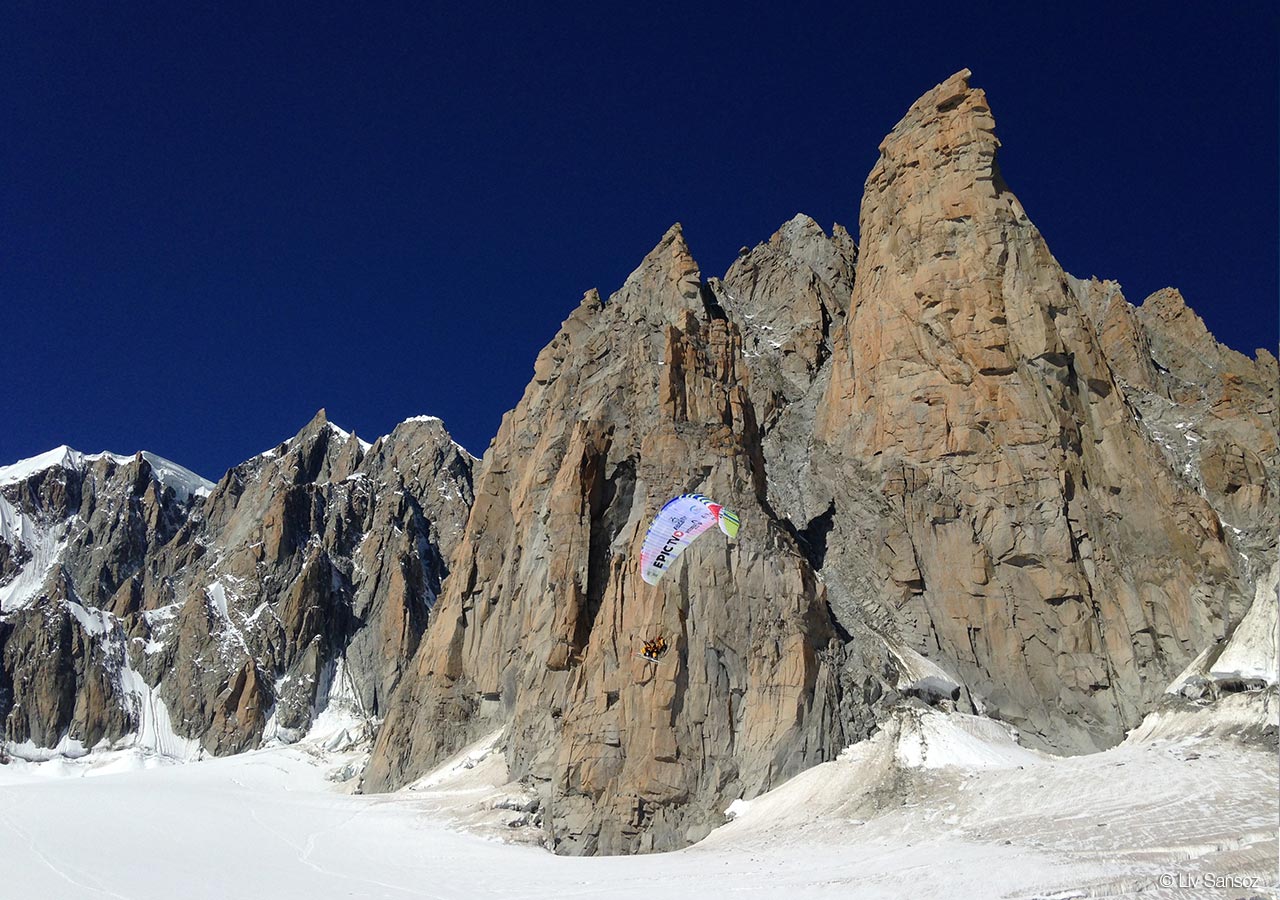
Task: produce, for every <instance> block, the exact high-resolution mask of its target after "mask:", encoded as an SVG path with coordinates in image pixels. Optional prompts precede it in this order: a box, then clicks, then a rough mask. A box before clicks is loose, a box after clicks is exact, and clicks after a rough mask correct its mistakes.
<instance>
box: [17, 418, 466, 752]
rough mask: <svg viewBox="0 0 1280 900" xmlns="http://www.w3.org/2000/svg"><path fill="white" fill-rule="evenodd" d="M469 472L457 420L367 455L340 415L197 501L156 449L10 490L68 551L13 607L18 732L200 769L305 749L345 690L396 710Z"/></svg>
mask: <svg viewBox="0 0 1280 900" xmlns="http://www.w3.org/2000/svg"><path fill="white" fill-rule="evenodd" d="M470 475H471V459H470V457H469V456H468V455H467V454H466V452H465V451H463V450H461V449H460V448H459V447H457V445H456V444H454V443H453V442H452V441H451V440H450V439H449V436H448V434H447V433H446V432H445V431H444V428H443V427H442V425H441V424H440V422H439V421H438V420H434V419H421V420H410V421H408V422H405V423H402V424H401V425H400V426H398V427H397V428H396V429H395V430H394V431H393V432H392V433H391V434H390V435H387V436H386V437H384V438H380V439H379V440H378V441H377V442H376V443H375V444H373V445H368V444H366V443H364V442H362V441H360V440H359V439H358V438H356V437H355V436H353V435H347V434H346V433H344V432H341V431H340V430H338V429H337V428H335V427H334V426H333V425H331V424H330V423H329V422H328V421H327V420H326V419H325V417H324V414H323V411H322V412H321V413H320V414H318V415H317V416H316V418H315V419H314V420H313V421H312V422H311V423H309V424H308V425H307V427H305V428H304V429H303V430H302V431H301V432H299V433H298V435H297V436H295V437H294V438H292V439H291V440H289V441H286V442H285V443H283V444H281V445H280V446H279V447H277V448H275V449H273V450H270V451H268V452H266V453H264V454H261V455H260V456H257V457H254V458H253V459H251V460H249V461H248V462H245V463H243V464H241V465H239V466H237V467H236V468H234V469H232V470H231V471H229V472H228V473H227V474H226V476H225V477H224V478H223V479H222V480H221V481H220V482H218V484H217V485H216V486H215V485H207V484H206V485H205V486H204V487H203V488H202V490H201V491H200V492H199V494H198V495H193V496H190V497H189V498H183V500H184V501H185V502H182V501H179V499H178V498H177V497H176V496H175V494H174V491H173V490H172V489H167V488H165V487H164V485H163V484H162V482H161V480H160V479H158V478H157V476H156V474H155V472H154V471H153V470H152V468H151V467H150V466H149V465H148V463H147V461H146V460H145V459H143V458H142V457H141V456H139V458H138V459H136V460H135V461H133V462H131V463H129V464H128V465H125V466H119V465H115V464H114V463H112V462H111V461H110V460H107V461H100V462H98V463H96V464H95V465H94V466H93V467H92V468H89V469H86V470H84V471H77V470H75V469H74V468H68V467H66V466H64V465H61V464H57V465H53V466H51V467H49V468H44V469H41V470H39V471H36V472H34V473H32V474H31V475H30V476H28V477H26V478H24V479H22V480H19V481H17V482H15V483H13V484H9V485H6V486H4V487H3V488H0V490H2V491H3V493H4V496H5V498H6V499H5V502H6V503H7V504H9V507H8V508H9V511H10V512H11V513H16V515H11V516H9V518H10V519H11V520H14V521H17V520H18V519H21V521H22V522H24V523H26V525H27V526H29V527H28V530H31V529H32V528H34V527H35V526H40V527H43V528H44V529H45V530H46V532H53V533H56V535H55V536H58V539H59V540H60V541H61V542H62V544H64V545H65V546H60V547H57V548H50V547H47V546H46V547H45V551H46V553H47V555H48V556H49V557H50V558H49V559H48V560H45V561H44V562H45V563H46V564H47V565H46V567H45V569H44V570H39V571H38V570H37V569H35V568H27V567H24V569H23V571H22V572H20V573H18V574H19V576H21V577H24V578H26V579H28V580H30V578H31V576H32V574H34V575H36V576H37V577H38V578H43V581H42V583H38V584H35V585H32V586H28V587H27V588H26V590H25V591H24V593H25V597H18V596H17V595H16V592H11V593H14V594H15V596H14V597H11V598H9V599H10V603H9V604H6V613H8V614H7V615H6V616H5V623H4V625H3V628H4V629H5V631H4V634H3V635H2V636H0V639H2V640H3V660H4V665H3V670H4V673H5V679H6V685H0V687H7V689H6V702H5V704H4V707H0V714H4V715H5V729H6V736H7V738H8V739H9V740H11V741H14V742H18V743H21V742H24V741H31V742H32V743H34V744H35V745H37V746H45V747H48V746H53V745H55V744H58V743H59V741H60V740H62V739H63V738H64V737H65V738H69V739H71V740H73V741H76V742H78V743H79V744H81V745H83V746H85V747H92V746H95V745H97V744H99V743H100V742H102V741H106V742H108V743H113V742H120V741H122V740H123V741H135V742H138V743H141V744H143V745H147V746H152V747H153V748H155V749H159V750H162V751H164V752H170V753H175V754H177V755H183V756H190V755H193V754H195V753H198V752H199V751H200V750H201V749H202V748H203V750H205V751H208V752H212V753H227V752H234V751H238V750H244V749H248V748H250V747H253V746H255V745H257V744H258V743H259V742H260V741H261V740H263V739H264V737H266V738H281V739H285V740H289V739H293V738H296V737H297V736H300V735H301V734H302V733H304V732H305V731H306V729H307V727H308V726H309V724H310V722H311V718H312V715H313V713H314V712H315V711H316V710H317V709H318V708H319V706H322V705H323V703H324V701H325V700H326V698H328V697H329V696H330V694H333V693H341V694H343V695H344V696H346V697H348V698H349V699H350V700H351V701H352V703H353V705H354V706H356V707H357V709H358V710H359V711H361V712H363V713H364V714H365V715H367V716H368V717H370V718H372V717H374V716H377V715H378V714H379V711H380V709H381V707H382V706H383V705H384V704H385V702H386V697H387V695H388V694H389V693H390V691H391V689H392V687H393V686H394V685H395V683H396V681H397V680H398V679H399V677H400V673H401V669H402V666H403V663H404V661H405V660H406V659H407V658H408V657H409V656H410V655H411V654H412V652H413V650H414V648H415V647H416V645H417V642H418V639H419V638H420V636H421V634H422V631H423V629H424V628H425V627H426V623H427V618H428V610H429V608H430V605H431V603H432V602H433V601H434V599H435V597H436V595H437V594H438V592H439V589H440V583H441V581H442V579H443V578H444V576H445V574H446V572H447V568H446V565H445V562H444V557H445V556H446V555H447V554H448V553H450V552H451V551H452V550H453V548H454V545H455V544H456V543H457V539H458V536H459V533H460V530H461V525H462V522H463V521H464V520H465V517H466V513H467V509H468V508H469V505H470V499H471V493H470V492H471V486H470V485H471V483H470ZM36 543H39V542H36ZM48 543H49V542H48V541H45V544H46V545H47V544H48ZM5 545H6V546H8V547H10V548H16V549H11V550H10V553H11V555H12V556H13V558H15V559H16V558H20V557H21V555H22V554H23V553H24V551H23V549H22V547H23V546H24V545H23V543H22V542H21V541H20V540H12V541H10V540H6V542H5ZM28 555H30V554H29V553H28ZM15 571H17V570H15ZM10 605H12V606H13V608H12V609H10V608H9V606H10Z"/></svg>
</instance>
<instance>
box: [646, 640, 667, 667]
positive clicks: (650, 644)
mask: <svg viewBox="0 0 1280 900" xmlns="http://www.w3.org/2000/svg"><path fill="white" fill-rule="evenodd" d="M669 649H670V646H669V645H668V644H667V639H666V638H664V637H662V636H658V637H656V638H654V639H653V640H651V641H645V642H644V650H642V651H641V653H640V655H641V656H643V657H644V658H645V659H651V660H654V661H657V660H659V659H662V657H664V656H666V655H667V650H669Z"/></svg>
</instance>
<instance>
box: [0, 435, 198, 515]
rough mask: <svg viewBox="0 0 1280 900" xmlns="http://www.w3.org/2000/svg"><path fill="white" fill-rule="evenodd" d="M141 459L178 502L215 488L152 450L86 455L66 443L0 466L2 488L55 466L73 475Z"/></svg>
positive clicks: (105, 451)
mask: <svg viewBox="0 0 1280 900" xmlns="http://www.w3.org/2000/svg"><path fill="white" fill-rule="evenodd" d="M138 456H141V457H142V458H143V459H145V460H146V461H147V462H148V463H150V465H151V468H152V471H154V472H155V474H156V478H157V480H159V482H160V483H161V484H163V485H164V486H165V487H169V488H172V489H173V492H174V493H175V494H176V495H177V496H178V499H179V500H181V501H183V502H186V500H187V499H188V498H189V497H192V496H196V497H207V496H209V492H210V491H212V490H213V488H214V483H213V482H212V481H210V480H209V479H207V478H204V477H202V476H200V475H197V474H196V473H195V472H192V471H191V470H190V469H188V468H186V467H185V466H180V465H178V464H177V463H175V462H173V461H172V460H168V459H165V458H164V457H163V456H160V455H158V454H155V453H152V452H150V451H149V450H140V451H138V453H136V454H133V455H127V454H122V453H111V452H109V451H107V450H103V451H100V452H98V453H83V452H81V451H79V450H75V449H73V448H71V447H68V446H67V445H66V444H62V445H61V446H59V447H54V448H53V449H52V450H48V451H46V452H44V453H40V454H37V455H36V456H32V457H28V458H27V459H20V460H18V461H17V462H16V463H13V464H12V465H8V466H0V486H3V485H6V484H16V483H17V482H19V481H24V480H26V479H27V478H30V477H31V476H32V475H35V474H37V473H39V472H43V471H45V470H47V469H52V468H55V467H60V468H63V469H67V470H69V471H73V472H83V471H84V470H85V469H86V468H87V467H88V464H90V463H94V462H97V461H98V460H101V459H110V460H112V461H113V462H115V463H116V464H118V465H122V466H123V465H127V464H128V463H129V462H130V461H132V460H133V459H135V458H136V457H138Z"/></svg>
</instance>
